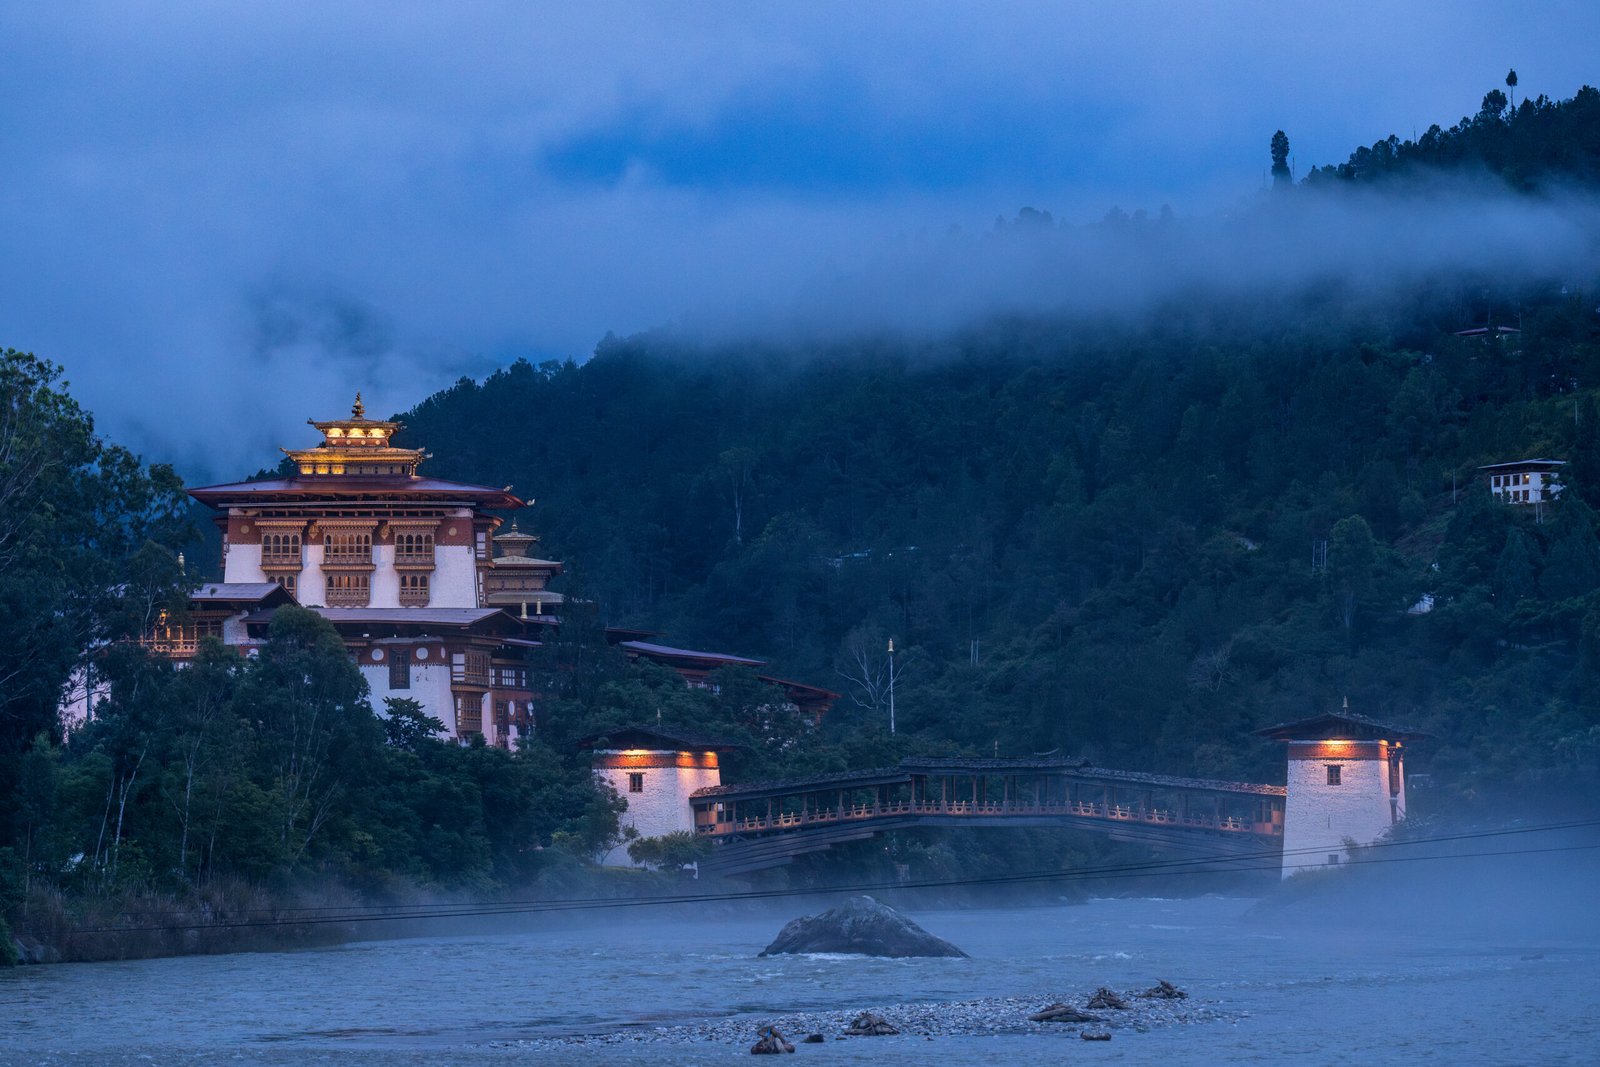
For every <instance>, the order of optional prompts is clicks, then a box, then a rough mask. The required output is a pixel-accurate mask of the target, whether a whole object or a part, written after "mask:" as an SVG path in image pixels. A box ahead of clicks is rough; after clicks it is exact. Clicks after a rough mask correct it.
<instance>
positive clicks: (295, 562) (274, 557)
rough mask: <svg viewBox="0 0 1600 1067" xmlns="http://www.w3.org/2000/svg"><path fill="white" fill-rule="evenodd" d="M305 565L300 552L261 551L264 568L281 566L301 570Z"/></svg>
mask: <svg viewBox="0 0 1600 1067" xmlns="http://www.w3.org/2000/svg"><path fill="white" fill-rule="evenodd" d="M304 565H305V564H304V562H303V561H302V559H301V556H300V553H298V552H263V553H261V566H262V568H263V569H268V568H272V567H279V568H283V569H286V570H299V569H300V568H301V567H303V566H304Z"/></svg>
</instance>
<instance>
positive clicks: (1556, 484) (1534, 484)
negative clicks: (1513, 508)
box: [1478, 459, 1567, 504]
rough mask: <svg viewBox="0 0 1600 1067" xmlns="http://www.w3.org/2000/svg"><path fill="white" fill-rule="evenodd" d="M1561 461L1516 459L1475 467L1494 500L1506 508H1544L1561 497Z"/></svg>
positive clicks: (1562, 463)
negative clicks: (1523, 505) (1544, 505)
mask: <svg viewBox="0 0 1600 1067" xmlns="http://www.w3.org/2000/svg"><path fill="white" fill-rule="evenodd" d="M1566 465H1567V463H1566V460H1561V459H1519V460H1516V461H1514V462H1511V463H1491V464H1488V465H1487V466H1483V467H1479V468H1478V469H1479V470H1480V471H1482V472H1483V476H1484V478H1485V480H1486V481H1487V483H1488V486H1489V492H1491V493H1493V494H1494V497H1495V499H1496V500H1501V501H1504V502H1505V503H1507V504H1545V503H1549V502H1550V501H1552V500H1555V499H1556V498H1557V497H1559V496H1560V495H1561V468H1562V467H1565V466H1566Z"/></svg>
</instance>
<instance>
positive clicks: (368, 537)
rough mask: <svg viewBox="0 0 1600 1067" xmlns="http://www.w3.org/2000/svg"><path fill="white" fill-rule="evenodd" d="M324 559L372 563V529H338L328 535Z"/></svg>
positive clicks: (337, 561)
mask: <svg viewBox="0 0 1600 1067" xmlns="http://www.w3.org/2000/svg"><path fill="white" fill-rule="evenodd" d="M325 544H326V546H327V547H326V549H325V550H324V553H323V560H324V562H327V563H371V562H372V532H371V531H370V530H363V531H354V530H337V531H333V532H331V533H329V534H328V535H327V538H326V541H325Z"/></svg>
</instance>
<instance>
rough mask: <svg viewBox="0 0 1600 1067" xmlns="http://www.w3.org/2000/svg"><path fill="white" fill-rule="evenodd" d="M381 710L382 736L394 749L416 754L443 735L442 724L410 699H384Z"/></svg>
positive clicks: (419, 704)
mask: <svg viewBox="0 0 1600 1067" xmlns="http://www.w3.org/2000/svg"><path fill="white" fill-rule="evenodd" d="M383 709H384V712H385V715H384V719H383V732H384V736H385V737H387V738H388V741H389V744H391V745H393V746H395V747H396V748H399V749H404V750H405V751H407V752H417V751H420V750H421V749H422V747H423V746H424V745H426V744H427V743H428V742H429V741H432V740H434V739H435V738H437V737H439V736H440V735H442V734H443V733H444V722H443V721H442V720H440V719H436V718H434V717H433V716H432V715H429V714H428V713H427V711H426V710H424V709H423V707H422V704H421V703H419V702H418V701H416V700H413V699H411V698H410V697H384V698H383Z"/></svg>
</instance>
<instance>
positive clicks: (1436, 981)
mask: <svg viewBox="0 0 1600 1067" xmlns="http://www.w3.org/2000/svg"><path fill="white" fill-rule="evenodd" d="M1253 903H1254V902H1253V901H1250V900H1246V899H1237V898H1222V897H1206V898H1199V899H1183V900H1160V899H1105V900H1095V901H1091V902H1089V903H1086V904H1076V905H1069V904H1062V905H1060V906H1034V907H1007V908H964V909H957V910H916V909H908V913H909V914H910V915H911V916H912V917H913V918H915V919H916V920H917V921H918V922H919V923H921V924H922V925H923V926H925V927H926V928H927V929H928V930H930V931H931V932H933V933H936V934H938V935H940V936H942V937H945V938H948V939H950V940H952V941H954V942H955V943H956V944H958V945H960V946H962V947H963V948H964V949H966V950H967V951H968V952H969V953H971V955H972V957H973V958H971V959H965V960H962V959H955V960H948V959H937V960H935V959H923V960H881V959H868V958H864V957H846V956H834V957H808V956H796V957H776V958H771V959H759V958H757V956H756V954H757V953H758V952H759V951H760V950H761V949H762V947H763V946H765V945H766V943H767V942H768V941H769V940H770V939H771V938H772V937H773V935H774V934H775V933H776V932H777V930H778V928H779V927H780V926H781V925H782V923H783V921H784V920H785V919H786V918H787V917H791V916H793V915H796V914H802V913H805V912H808V911H817V910H821V904H820V903H819V902H818V901H815V900H800V901H792V902H789V903H788V904H786V905H785V906H784V907H783V908H782V909H780V910H776V911H773V912H771V913H770V914H760V915H755V914H751V913H743V914H740V915H738V916H735V917H727V916H726V915H724V914H705V915H701V914H699V913H696V912H695V911H691V910H686V909H681V908H680V909H676V910H673V911H671V912H666V911H663V910H659V909H651V908H638V909H624V910H622V911H616V912H605V913H580V914H576V915H571V914H568V915H559V916H549V915H547V916H540V917H537V918H534V919H530V920H528V921H527V922H526V923H525V924H524V925H522V926H521V927H520V928H519V930H518V931H517V932H515V933H504V932H497V933H479V934H466V935H457V936H448V937H426V938H412V939H405V940H388V941H369V942H360V943H354V944H346V945H341V946H337V947H332V948H322V949H308V950H303V951H296V952H279V953H254V954H237V955H230V956H210V957H189V958H182V959H162V960H143V961H134V962H123V963H101V964H71V965H60V966H50V967H31V968H19V969H14V970H12V971H10V972H0V1062H3V1063H6V1064H23V1063H26V1064H56V1063H59V1064H101V1063H104V1064H151V1063H154V1064H188V1063H213V1062H217V1063H263V1064H300V1063H330V1062H331V1063H360V1064H368V1063H371V1064H378V1063H395V1064H402V1065H410V1064H416V1065H422V1064H427V1065H430V1067H437V1065H445V1064H499V1063H638V1064H669V1063H685V1064H698V1063H726V1062H733V1061H740V1060H746V1058H747V1057H748V1056H749V1046H750V1043H751V1042H752V1041H753V1040H754V1036H755V1034H754V1031H755V1027H756V1025H757V1024H758V1023H759V1022H761V1021H762V1020H764V1019H766V1018H769V1017H774V1016H778V1015H782V1014H783V1013H786V1012H796V1011H819V1010H838V1011H848V1010H854V1009H857V1008H865V1007H872V1008H876V1009H878V1010H881V1011H883V1012H884V1014H886V1015H888V1016H890V1017H891V1019H892V1017H893V1014H894V1013H893V1010H892V1009H893V1007H894V1005H896V1004H897V1003H899V1004H904V1003H912V1002H919V1001H921V1002H927V1001H940V1002H959V1001H965V1000H974V999H978V998H983V997H998V996H1016V997H1022V998H1025V999H1027V1000H1029V1001H1030V1002H1033V1001H1038V1003H1039V1005H1040V1006H1043V1004H1044V1003H1046V1000H1045V999H1044V998H1045V997H1046V996H1047V995H1049V994H1058V993H1069V994H1077V995H1081V994H1085V993H1088V992H1090V991H1092V990H1093V989H1094V988H1095V987H1097V986H1101V985H1106V986H1110V987H1112V988H1115V989H1120V990H1134V989H1143V988H1145V987H1147V986H1150V985H1152V984H1154V982H1155V981H1156V980H1157V979H1158V978H1167V979H1171V980H1172V981H1174V982H1176V983H1177V984H1178V985H1180V986H1182V987H1184V988H1186V989H1188V990H1189V991H1190V992H1191V994H1192V996H1193V997H1194V998H1195V999H1196V1000H1197V1001H1199V1002H1202V1003H1204V1004H1207V1005H1208V1006H1213V1007H1215V1008H1217V1009H1219V1010H1220V1011H1222V1012H1225V1013H1227V1015H1228V1016H1229V1018H1227V1019H1224V1020H1222V1021H1210V1022H1197V1023H1193V1024H1189V1025H1175V1026H1170V1027H1167V1028H1164V1029H1155V1030H1151V1031H1148V1032H1145V1033H1138V1032H1131V1031H1121V1030H1119V1031H1117V1032H1116V1035H1115V1037H1114V1038H1113V1040H1112V1041H1110V1042H1107V1043H1103V1044H1101V1043H1089V1042H1084V1041H1080V1040H1078V1039H1077V1037H1076V1033H1075V1032H1072V1031H1063V1032H1061V1033H1060V1034H1059V1035H1058V1034H1055V1033H1051V1034H1046V1035H1027V1034H1019V1035H1006V1036H974V1037H938V1038H935V1039H933V1040H931V1041H930V1040H929V1039H927V1038H925V1037H922V1036H917V1035H909V1034H907V1035H901V1036H898V1037H884V1038H870V1039H856V1040H849V1041H833V1040H831V1039H830V1041H829V1042H828V1043H826V1044H822V1045H801V1046H800V1047H799V1049H798V1054H797V1055H796V1056H795V1057H794V1060H793V1061H792V1062H796V1063H798V1062H801V1061H802V1060H806V1061H809V1062H814V1063H836V1064H843V1063H851V1064H853V1063H874V1064H882V1063H894V1064H906V1063H931V1062H942V1063H978V1064H1004V1063H1017V1062H1035V1061H1042V1062H1060V1061H1063V1060H1068V1059H1070V1060H1072V1061H1074V1062H1090V1061H1093V1062H1097V1063H1163V1064H1172V1063H1274V1064H1276V1063H1308V1064H1309V1063H1315V1064H1328V1063H1339V1062H1359V1063H1364V1064H1380V1063H1392V1062H1404V1063H1439V1064H1446V1063H1448V1064H1459V1063H1491V1064H1516V1063H1540V1064H1552V1063H1595V1062H1600V1018H1597V1016H1600V1012H1597V1010H1596V1009H1597V1006H1600V1005H1597V997H1596V994H1595V992H1594V989H1595V985H1594V983H1595V982H1596V981H1597V979H1600V966H1597V965H1600V943H1597V942H1596V941H1595V940H1594V939H1593V938H1591V937H1589V936H1588V935H1587V934H1586V935H1584V936H1582V937H1577V936H1573V937H1568V936H1564V935H1559V934H1557V935H1554V936H1550V935H1547V936H1544V937H1543V938H1533V939H1530V938H1528V937H1527V936H1525V935H1522V936H1513V935H1509V934H1508V935H1507V936H1506V937H1505V938H1503V939H1502V938H1497V937H1495V936H1494V935H1493V933H1492V932H1491V933H1489V934H1485V933H1484V932H1482V931H1478V932H1474V933H1470V934H1469V933H1467V932H1465V931H1461V932H1458V933H1457V934H1454V935H1449V934H1444V935H1441V934H1440V933H1438V932H1431V933H1423V932H1420V931H1416V930H1408V929H1405V928H1403V925H1404V924H1401V926H1402V928H1399V929H1397V928H1396V926H1395V925H1393V924H1391V925H1388V926H1384V927H1371V928H1366V927H1363V926H1362V925H1360V924H1346V925H1344V926H1342V927H1340V928H1337V929H1331V928H1330V929H1323V930H1309V929H1305V928H1304V926H1303V924H1296V923H1294V922H1285V921H1283V920H1281V919H1280V920H1278V921H1273V922H1262V921H1260V920H1258V919H1257V918H1255V917H1253V916H1251V915H1250V914H1248V913H1249V912H1250V909H1251V906H1252V904H1253ZM731 1016H737V1017H739V1018H741V1019H742V1020H747V1021H748V1028H747V1032H748V1036H747V1037H745V1038H744V1039H742V1040H741V1041H740V1042H738V1043H730V1042H719V1043H711V1042H701V1043H696V1044H682V1043H679V1044H649V1043H640V1044H628V1045H624V1046H596V1045H588V1046H581V1047H580V1046H562V1047H529V1046H526V1045H524V1046H518V1045H516V1044H514V1042H516V1041H518V1040H522V1039H532V1038H540V1037H551V1036H558V1035H573V1034H605V1033H615V1032H617V1031H619V1030H629V1031H641V1030H649V1029H650V1028H652V1027H656V1026H663V1025H677V1024H695V1023H703V1022H704V1023H708V1022H715V1021H719V1020H725V1019H728V1018H729V1017H731ZM801 1036H804V1035H803V1034H794V1035H791V1037H793V1038H798V1037H801ZM830 1038H831V1035H830ZM497 1042H499V1043H502V1044H497ZM503 1042H512V1043H513V1044H503Z"/></svg>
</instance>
